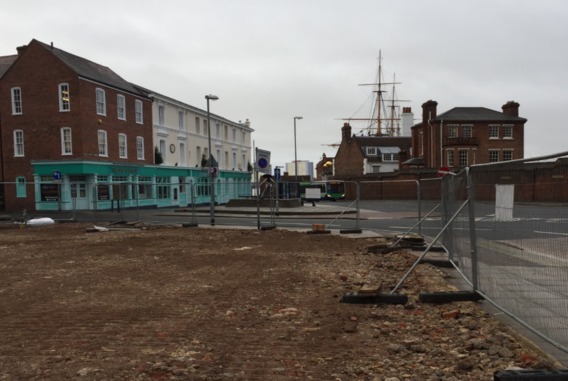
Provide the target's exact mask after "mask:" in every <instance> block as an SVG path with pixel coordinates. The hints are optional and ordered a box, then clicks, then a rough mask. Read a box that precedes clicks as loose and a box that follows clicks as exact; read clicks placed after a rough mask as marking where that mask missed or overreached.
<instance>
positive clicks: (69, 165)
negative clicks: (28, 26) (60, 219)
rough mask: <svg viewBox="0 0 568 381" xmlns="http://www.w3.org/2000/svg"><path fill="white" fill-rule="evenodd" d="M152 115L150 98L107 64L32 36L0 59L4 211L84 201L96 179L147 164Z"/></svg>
mask: <svg viewBox="0 0 568 381" xmlns="http://www.w3.org/2000/svg"><path fill="white" fill-rule="evenodd" d="M151 113H152V102H151V100H150V99H149V98H148V97H147V96H146V95H145V94H143V93H141V92H140V91H139V90H137V89H136V88H135V87H134V86H133V85H132V84H131V83H129V82H127V81H126V80H124V79H123V78H121V77H120V76H119V75H117V74H116V73H115V72H113V71H112V70H111V69H109V68H108V67H104V66H101V65H99V64H96V63H94V62H91V61H89V60H87V59H84V58H81V57H78V56H75V55H73V54H70V53H67V52H65V51H63V50H61V49H58V48H56V47H54V46H53V45H51V46H49V45H46V44H44V43H42V42H39V41H37V40H32V41H31V42H30V43H29V44H28V45H27V46H22V47H20V48H18V54H17V55H16V56H5V57H0V132H1V135H0V138H1V140H0V143H1V144H0V145H1V156H0V159H1V160H0V165H1V171H0V183H4V184H3V186H0V188H1V189H0V199H2V198H3V201H4V204H5V208H6V210H8V211H18V210H21V209H29V210H33V209H34V207H35V206H37V205H38V203H42V202H43V203H44V204H43V206H44V207H45V208H46V209H50V208H51V209H61V208H62V205H61V203H62V202H71V201H70V200H71V198H70V197H69V194H73V202H78V203H79V202H85V203H86V202H87V201H85V200H88V197H87V196H88V194H89V193H90V192H91V191H92V189H93V186H94V184H96V182H97V181H101V178H100V177H97V176H100V175H102V174H103V175H107V176H109V177H110V176H113V174H112V171H116V170H118V169H120V167H119V166H121V165H124V166H125V167H122V170H120V171H119V172H121V171H122V172H124V171H126V172H128V171H130V170H131V169H128V168H129V167H128V166H129V165H139V166H143V165H145V164H153V162H154V156H153V142H152V117H151ZM103 166H106V169H103ZM55 172H58V173H59V174H62V176H63V177H64V178H58V176H59V175H56V174H55ZM115 174H118V172H115ZM122 175H124V173H122ZM61 183H64V184H65V187H64V188H61ZM2 193H3V194H2ZM2 196H3V197H2ZM82 196H84V197H82ZM99 198H100V199H102V198H104V196H102V198H101V197H99ZM50 202H51V204H50ZM89 202H90V203H92V198H91V201H89ZM75 206H77V208H78V209H85V208H88V205H85V206H82V207H80V205H74V206H73V207H75ZM1 207H2V205H0V208H1Z"/></svg>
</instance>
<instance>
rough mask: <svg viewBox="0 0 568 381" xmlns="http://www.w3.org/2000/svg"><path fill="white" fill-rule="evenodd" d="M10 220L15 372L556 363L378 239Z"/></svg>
mask: <svg viewBox="0 0 568 381" xmlns="http://www.w3.org/2000/svg"><path fill="white" fill-rule="evenodd" d="M88 227H91V226H87V225H81V224H59V225H51V226H45V227H34V228H25V229H17V228H3V229H0V303H1V311H0V337H1V340H0V380H69V379H78V380H343V381H345V380H371V381H386V380H389V381H396V380H400V381H402V380H413V381H414V380H475V381H478V380H492V379H493V373H494V372H495V371H498V370H504V369H506V368H508V367H523V368H531V367H532V368H543V367H553V366H555V365H556V364H554V363H553V362H552V361H551V360H550V359H549V358H547V357H546V356H544V355H543V354H542V353H540V352H539V351H538V350H536V349H535V348H534V347H533V346H531V345H530V344H529V343H527V342H526V341H524V340H523V339H521V338H520V337H518V336H516V335H515V334H514V333H513V332H512V331H510V330H508V329H507V328H506V327H505V326H503V325H502V324H501V323H499V322H497V321H496V320H494V319H493V318H492V317H491V316H489V315H488V314H487V313H485V312H483V309H482V308H481V307H480V306H479V305H478V304H476V303H473V302H459V303H456V302H454V303H451V304H445V305H431V304H423V303H421V302H420V301H419V300H418V293H419V292H421V291H443V290H451V289H453V288H452V287H451V286H450V285H449V284H448V283H447V279H446V278H447V275H446V274H445V273H444V272H443V271H441V270H439V269H437V268H434V267H432V266H431V265H427V264H421V265H419V266H418V267H417V269H416V271H415V272H414V273H413V274H412V275H411V277H410V278H409V279H408V280H407V281H406V282H405V283H404V287H403V289H402V292H403V293H404V294H406V295H408V296H409V302H408V303H407V304H406V305H359V304H346V303H341V302H340V300H341V297H342V296H343V295H344V294H345V293H346V292H352V291H357V290H358V289H359V288H360V287H361V286H363V285H379V284H380V285H382V289H383V291H387V292H388V290H389V289H390V288H392V287H393V286H394V285H395V284H396V283H397V282H398V280H399V279H400V278H401V275H402V274H403V273H404V272H406V270H407V269H408V268H409V267H410V266H411V264H412V263H413V261H414V260H415V256H413V255H412V254H409V253H406V252H403V251H398V252H392V253H389V254H373V253H369V251H368V247H369V246H372V245H376V244H378V243H379V242H378V240H377V239H352V238H345V237H342V236H335V235H333V236H332V235H319V234H306V233H301V232H291V231H282V230H271V231H256V230H223V229H211V228H181V227H179V228H178V227H170V228H151V229H145V230H124V231H122V230H121V231H109V232H97V233H88V232H87V228H88Z"/></svg>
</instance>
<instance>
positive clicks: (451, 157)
mask: <svg viewBox="0 0 568 381" xmlns="http://www.w3.org/2000/svg"><path fill="white" fill-rule="evenodd" d="M446 164H447V165H448V167H450V168H452V167H454V166H455V152H454V150H453V149H448V150H446Z"/></svg>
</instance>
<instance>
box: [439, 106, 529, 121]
mask: <svg viewBox="0 0 568 381" xmlns="http://www.w3.org/2000/svg"><path fill="white" fill-rule="evenodd" d="M434 120H436V121H439V120H444V122H445V121H454V120H455V121H460V122H461V121H463V122H468V121H469V122H474V121H495V122H523V121H524V122H526V121H527V120H526V119H525V118H521V117H518V116H511V115H506V114H503V113H502V112H499V111H495V110H490V109H488V108H485V107H454V108H453V109H451V110H448V111H446V112H444V113H442V114H439V115H437V116H436V118H434Z"/></svg>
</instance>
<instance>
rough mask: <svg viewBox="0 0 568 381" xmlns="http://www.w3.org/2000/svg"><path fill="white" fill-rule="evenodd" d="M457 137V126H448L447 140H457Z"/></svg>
mask: <svg viewBox="0 0 568 381" xmlns="http://www.w3.org/2000/svg"><path fill="white" fill-rule="evenodd" d="M457 137H458V125H457V124H448V139H452V138H457Z"/></svg>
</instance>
